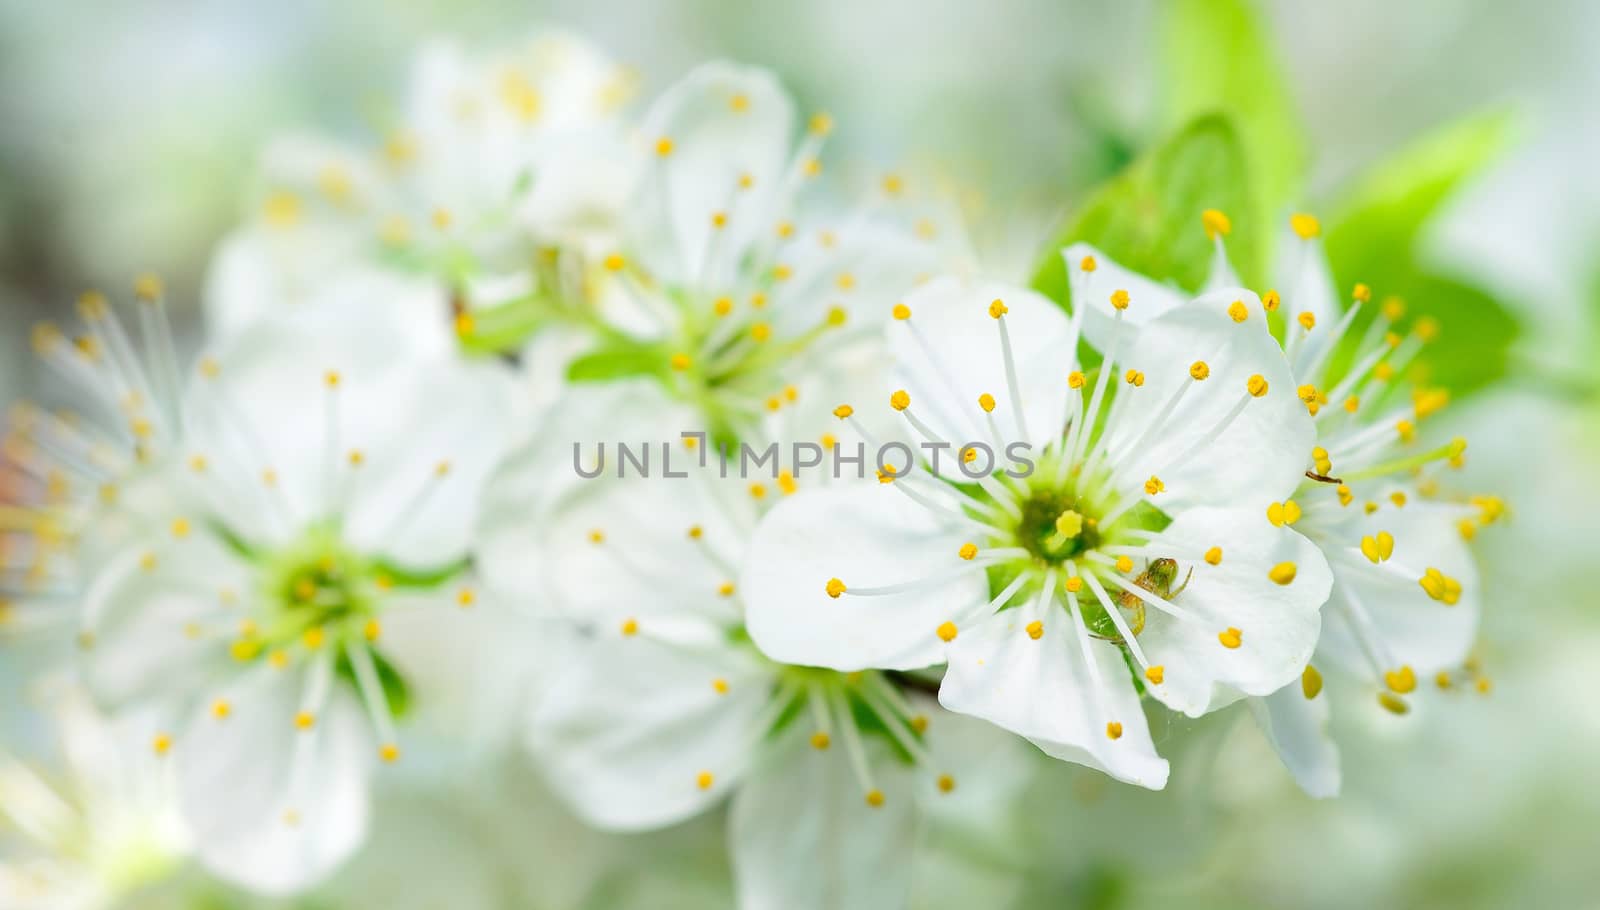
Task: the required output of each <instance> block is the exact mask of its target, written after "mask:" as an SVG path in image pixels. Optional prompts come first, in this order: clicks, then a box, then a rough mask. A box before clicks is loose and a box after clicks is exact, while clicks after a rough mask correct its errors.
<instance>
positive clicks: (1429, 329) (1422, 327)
mask: <svg viewBox="0 0 1600 910" xmlns="http://www.w3.org/2000/svg"><path fill="white" fill-rule="evenodd" d="M1416 332H1417V337H1418V338H1421V339H1422V340H1423V341H1424V342H1429V341H1433V340H1434V339H1435V338H1438V337H1439V320H1437V319H1434V318H1433V317H1431V316H1424V317H1422V318H1421V319H1418V320H1417V327H1416Z"/></svg>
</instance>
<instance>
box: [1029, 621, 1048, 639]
mask: <svg viewBox="0 0 1600 910" xmlns="http://www.w3.org/2000/svg"><path fill="white" fill-rule="evenodd" d="M1027 632H1028V637H1029V638H1031V639H1033V640H1034V641H1038V640H1039V638H1040V637H1041V636H1043V635H1044V623H1042V622H1040V621H1039V620H1037V619H1036V620H1034V621H1033V622H1030V623H1028V626H1027Z"/></svg>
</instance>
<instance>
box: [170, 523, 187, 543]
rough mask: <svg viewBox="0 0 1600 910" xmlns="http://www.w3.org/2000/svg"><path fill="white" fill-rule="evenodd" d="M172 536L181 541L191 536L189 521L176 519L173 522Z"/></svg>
mask: <svg viewBox="0 0 1600 910" xmlns="http://www.w3.org/2000/svg"><path fill="white" fill-rule="evenodd" d="M172 536H173V537H176V538H178V539H180V540H181V539H183V538H185V537H188V536H189V522H188V520H187V519H183V518H174V519H173V520H172Z"/></svg>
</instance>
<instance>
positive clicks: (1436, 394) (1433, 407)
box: [1411, 389, 1450, 420]
mask: <svg viewBox="0 0 1600 910" xmlns="http://www.w3.org/2000/svg"><path fill="white" fill-rule="evenodd" d="M1449 403H1450V393H1449V392H1448V391H1446V390H1445V389H1418V390H1416V391H1415V392H1413V393H1412V394H1411V407H1412V408H1413V409H1414V410H1415V411H1416V415H1417V419H1418V420H1423V419H1424V418H1427V417H1431V416H1433V415H1434V414H1437V413H1439V412H1440V411H1441V410H1443V409H1444V407H1445V405H1447V404H1449Z"/></svg>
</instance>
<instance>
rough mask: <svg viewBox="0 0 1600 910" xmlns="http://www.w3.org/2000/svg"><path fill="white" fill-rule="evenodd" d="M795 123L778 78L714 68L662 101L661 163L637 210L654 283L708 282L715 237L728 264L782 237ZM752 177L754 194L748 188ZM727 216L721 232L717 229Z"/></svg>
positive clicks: (654, 114) (637, 243)
mask: <svg viewBox="0 0 1600 910" xmlns="http://www.w3.org/2000/svg"><path fill="white" fill-rule="evenodd" d="M794 117H795V113H794V105H793V103H792V102H791V101H790V100H789V96H788V94H787V93H786V92H784V90H783V88H782V86H780V85H779V84H778V81H777V79H776V78H774V77H773V75H772V74H771V73H769V72H767V71H766V70H762V69H756V68H752V67H743V66H737V65H735V64H731V63H724V62H713V63H707V64H704V65H702V66H700V67H698V68H697V69H695V70H694V72H692V73H690V74H689V75H688V76H686V77H684V78H683V80H682V81H680V82H678V83H677V84H676V85H674V86H673V87H671V88H669V89H667V91H666V92H665V93H664V94H662V96H661V97H660V98H659V99H658V100H657V101H656V103H655V104H654V105H653V106H652V107H651V109H650V111H649V112H648V113H647V114H646V116H645V119H644V126H643V127H642V130H641V132H642V135H643V138H644V141H645V142H646V143H648V144H649V149H648V150H647V151H646V154H648V155H649V156H651V159H652V160H651V161H650V162H649V163H648V164H646V165H645V168H646V173H645V175H644V177H643V179H642V180H641V182H640V185H639V187H638V190H637V192H638V195H637V196H636V198H635V200H634V202H633V203H632V204H631V205H630V206H629V215H630V216H631V220H632V223H631V224H630V234H631V236H632V237H633V238H634V248H635V249H637V250H639V251H640V254H641V255H642V256H644V258H645V264H646V265H647V267H648V268H649V270H650V272H651V273H652V274H653V275H655V276H656V277H657V278H659V279H661V280H664V281H666V282H667V283H671V284H680V283H684V282H687V281H691V280H697V279H700V278H703V277H706V276H705V272H706V271H707V269H706V263H707V256H708V249H709V248H711V247H712V238H713V235H714V234H717V235H718V236H717V239H716V254H717V257H718V259H719V261H720V262H724V263H726V262H736V261H737V260H739V259H740V258H742V253H743V251H744V250H746V249H747V248H748V247H749V246H750V245H751V244H752V243H753V242H755V241H756V239H757V238H758V237H761V238H765V237H766V236H768V235H769V234H770V233H771V232H772V231H773V230H774V228H775V226H776V223H777V216H776V215H775V214H774V212H775V211H777V203H778V200H779V199H780V198H781V197H780V194H781V193H782V184H783V182H784V181H785V179H786V177H787V168H788V163H789V154H790V145H791V142H792V133H793V128H794ZM662 141H665V142H668V143H670V149H669V153H668V154H666V155H661V154H659V153H658V151H657V143H658V142H662ZM662 148H663V149H668V147H667V146H662ZM744 176H749V177H750V178H751V181H752V185H751V187H750V188H749V189H740V186H739V183H740V178H741V177H744ZM719 212H720V213H723V214H725V215H726V216H727V224H726V226H725V227H723V228H721V229H718V228H715V227H713V224H712V217H713V215H715V214H717V213H719Z"/></svg>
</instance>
